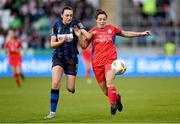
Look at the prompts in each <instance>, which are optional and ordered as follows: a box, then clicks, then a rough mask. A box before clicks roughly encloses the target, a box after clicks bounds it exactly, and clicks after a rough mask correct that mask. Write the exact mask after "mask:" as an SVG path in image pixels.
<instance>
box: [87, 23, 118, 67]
mask: <svg viewBox="0 0 180 124" xmlns="http://www.w3.org/2000/svg"><path fill="white" fill-rule="evenodd" d="M89 32H90V33H91V32H96V35H95V36H94V37H93V39H92V46H93V50H92V65H93V66H101V65H105V64H108V63H110V64H111V63H112V61H113V60H115V59H117V53H116V47H115V45H114V42H115V36H116V35H121V29H118V28H116V27H114V26H112V25H106V26H105V28H103V29H100V28H97V27H95V28H92V29H91V30H90V31H89Z"/></svg>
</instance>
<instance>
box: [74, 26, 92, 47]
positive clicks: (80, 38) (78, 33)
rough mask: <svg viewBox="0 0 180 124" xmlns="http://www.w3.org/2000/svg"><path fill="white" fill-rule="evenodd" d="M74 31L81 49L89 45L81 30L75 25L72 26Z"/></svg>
mask: <svg viewBox="0 0 180 124" xmlns="http://www.w3.org/2000/svg"><path fill="white" fill-rule="evenodd" d="M74 33H75V34H76V36H77V37H78V42H79V44H80V46H81V48H82V49H85V48H87V46H88V45H89V43H88V41H87V40H86V38H85V36H84V35H83V32H82V31H81V30H80V29H79V28H78V27H77V26H75V27H74Z"/></svg>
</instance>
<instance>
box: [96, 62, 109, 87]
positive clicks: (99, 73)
mask: <svg viewBox="0 0 180 124" xmlns="http://www.w3.org/2000/svg"><path fill="white" fill-rule="evenodd" d="M109 70H111V63H108V64H105V65H102V66H93V71H94V74H95V77H96V80H97V81H98V84H101V83H102V82H104V81H105V80H106V78H105V74H106V72H108V71H109Z"/></svg>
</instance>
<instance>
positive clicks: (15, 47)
mask: <svg viewBox="0 0 180 124" xmlns="http://www.w3.org/2000/svg"><path fill="white" fill-rule="evenodd" d="M12 40H13V41H11V40H9V41H7V42H6V43H5V50H8V51H9V58H10V59H11V58H14V57H15V58H16V57H19V56H21V53H20V51H19V49H21V48H22V44H21V41H20V40H19V39H12Z"/></svg>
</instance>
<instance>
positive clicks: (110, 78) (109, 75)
mask: <svg viewBox="0 0 180 124" xmlns="http://www.w3.org/2000/svg"><path fill="white" fill-rule="evenodd" d="M105 78H106V83H107V86H108V87H109V86H114V79H115V74H114V73H113V71H112V69H111V64H106V65H105Z"/></svg>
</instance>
